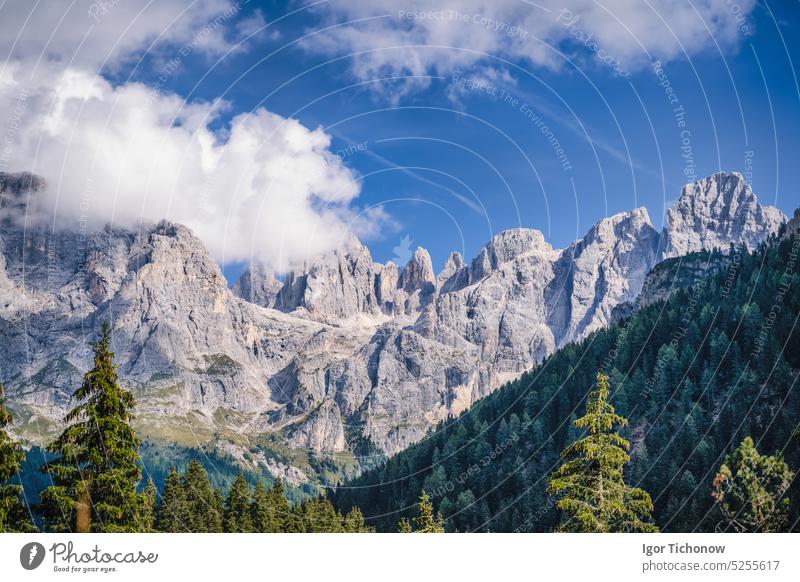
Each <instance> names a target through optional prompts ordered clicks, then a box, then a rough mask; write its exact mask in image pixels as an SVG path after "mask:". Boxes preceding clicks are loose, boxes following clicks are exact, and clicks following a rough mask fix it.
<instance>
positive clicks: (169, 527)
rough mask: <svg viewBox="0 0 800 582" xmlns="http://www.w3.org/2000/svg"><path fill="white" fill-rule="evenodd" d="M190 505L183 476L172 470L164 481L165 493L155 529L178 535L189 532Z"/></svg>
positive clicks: (159, 507)
mask: <svg viewBox="0 0 800 582" xmlns="http://www.w3.org/2000/svg"><path fill="white" fill-rule="evenodd" d="M189 520H190V518H189V504H188V501H187V499H186V491H185V490H184V488H183V483H182V482H181V476H180V475H179V474H178V471H177V470H176V469H175V467H172V469H170V472H169V473H168V474H167V478H166V480H165V481H164V492H163V493H162V494H161V503H159V505H158V511H157V513H156V524H155V527H156V529H157V530H158V531H161V532H169V533H178V532H185V531H187V524H188V523H189Z"/></svg>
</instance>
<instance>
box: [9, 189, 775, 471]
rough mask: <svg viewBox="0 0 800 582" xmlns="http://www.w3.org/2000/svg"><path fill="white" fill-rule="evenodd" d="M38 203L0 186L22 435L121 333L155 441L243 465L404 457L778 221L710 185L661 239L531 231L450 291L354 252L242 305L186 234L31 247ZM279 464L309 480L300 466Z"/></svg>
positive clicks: (615, 229) (262, 280) (689, 200)
mask: <svg viewBox="0 0 800 582" xmlns="http://www.w3.org/2000/svg"><path fill="white" fill-rule="evenodd" d="M42 187H45V185H44V183H43V181H42V180H41V179H39V178H37V177H35V176H31V175H29V174H28V175H8V174H0V202H2V204H1V205H0V224H1V225H2V236H0V327H1V328H2V334H1V335H0V344H2V350H0V374H1V375H2V377H0V380H1V381H2V382H3V383H4V384H5V386H6V389H7V395H8V401H9V405H10V406H11V407H12V409H13V410H14V412H15V418H16V419H17V421H18V424H17V425H16V426H15V430H16V432H17V433H18V434H20V435H22V436H24V437H25V438H27V439H29V440H31V441H40V442H41V441H46V440H48V439H49V438H50V437H51V433H52V432H53V431H55V430H57V429H58V428H59V427H58V425H57V424H54V422H57V421H59V419H61V418H62V417H63V414H64V411H65V410H66V409H67V408H68V407H69V406H70V395H71V393H72V392H73V391H74V389H75V388H76V387H77V386H78V385H79V382H80V379H81V376H82V374H83V372H84V371H85V370H86V369H88V368H89V366H90V365H91V353H90V350H89V346H88V344H89V341H90V340H92V339H94V333H95V331H96V330H97V329H98V328H99V326H100V323H101V322H102V321H104V320H109V321H110V322H111V323H112V328H113V343H114V346H113V347H114V351H115V353H116V357H117V362H118V363H119V366H120V367H119V371H120V375H121V378H122V381H123V382H124V383H125V384H126V385H127V386H128V387H130V388H131V389H133V390H134V393H135V395H136V398H137V419H138V420H137V422H138V423H139V428H140V429H141V430H142V431H143V433H144V434H146V435H148V437H149V438H161V439H165V440H169V439H171V438H176V437H174V435H175V434H176V432H175V431H176V430H178V429H177V428H176V427H182V428H181V430H183V431H189V430H190V431H191V432H189V433H188V434H189V435H190V437H191V438H192V439H195V440H196V441H197V442H198V444H200V443H202V442H203V441H214V440H215V439H217V441H216V442H217V443H218V444H219V443H223V444H221V445H220V446H222V447H229V448H230V446H231V445H230V442H233V441H234V440H235V441H236V442H242V441H243V440H244V441H245V442H250V441H249V440H248V439H251V440H253V441H255V440H257V439H260V438H262V437H264V436H265V435H266V436H268V437H269V438H270V439H273V440H276V442H279V443H280V446H281V447H282V448H281V450H284V451H285V450H286V449H289V450H294V451H303V452H307V453H313V454H315V455H320V454H328V453H337V454H338V455H339V456H340V458H341V455H342V454H346V453H347V452H350V453H354V454H359V455H361V454H364V451H368V453H367V454H372V453H374V452H379V453H388V454H391V453H395V452H397V451H399V450H402V449H403V448H405V447H407V446H409V445H410V444H412V443H413V442H415V441H417V440H419V439H420V438H422V437H423V436H424V435H425V434H426V433H427V431H429V430H430V429H431V427H433V426H435V425H436V423H438V422H440V421H443V420H445V419H447V418H448V416H450V415H457V414H459V413H460V412H462V411H463V410H465V409H467V408H468V407H469V406H471V405H472V404H473V403H474V402H475V401H476V400H477V399H479V398H481V397H483V396H485V395H487V394H489V393H490V392H491V391H492V390H494V389H496V388H497V387H498V386H500V385H501V384H502V383H503V382H505V381H507V380H510V379H512V378H515V377H517V376H518V375H519V374H520V373H521V372H523V371H525V370H528V369H530V368H531V367H533V366H534V365H536V364H537V363H538V362H540V361H541V360H542V359H543V358H544V357H546V356H547V355H549V354H551V353H552V352H553V351H554V350H555V349H557V348H558V347H560V346H563V345H565V344H566V343H569V342H572V341H575V340H579V339H581V338H583V337H585V336H586V335H587V334H589V333H591V332H592V331H594V330H596V329H598V328H600V327H602V326H605V325H608V324H609V322H611V321H612V313H613V312H614V309H615V308H616V307H618V306H620V305H632V304H633V302H634V301H635V300H636V298H637V296H638V295H639V294H640V292H641V290H642V287H643V285H644V284H645V281H646V280H647V276H648V273H650V272H651V270H652V269H653V267H654V266H655V265H656V264H657V263H659V261H661V260H662V259H663V258H664V257H665V256H666V257H670V256H676V255H682V254H685V253H687V252H689V251H691V250H698V249H700V248H708V247H718V246H722V247H726V246H727V245H728V243H729V242H734V243H737V242H739V241H743V242H745V243H746V244H748V245H752V244H755V243H757V242H758V241H760V240H763V238H764V237H766V236H767V235H768V234H769V233H771V232H774V231H775V230H777V229H778V228H779V226H780V224H781V223H782V221H783V216H782V215H781V214H780V213H779V212H778V211H777V210H775V209H771V208H770V207H762V206H759V205H758V203H757V201H756V200H755V196H754V195H753V194H752V191H751V190H750V188H749V186H747V185H746V184H744V182H743V180H741V176H738V175H715V176H712V177H710V178H708V179H706V180H702V181H700V182H698V183H696V184H694V185H690V186H687V187H686V188H684V191H683V193H682V195H681V199H680V200H679V201H678V203H677V204H676V206H675V208H673V209H672V210H670V211H669V213H668V220H667V226H666V227H665V229H664V231H662V232H661V233H659V232H658V231H656V230H655V229H654V228H653V226H652V224H651V222H650V219H649V217H648V215H647V212H646V211H645V210H644V209H643V208H640V209H636V210H633V211H630V212H623V213H619V214H616V215H614V216H611V217H608V218H604V219H602V220H600V221H599V222H598V223H597V224H595V225H594V226H593V227H592V228H591V229H590V230H589V232H588V233H587V234H586V236H584V237H583V238H582V239H581V240H578V241H576V242H574V243H573V244H571V245H569V246H568V247H567V248H566V249H561V250H559V249H554V248H553V247H552V246H551V245H550V244H548V243H547V241H545V239H544V236H543V235H542V233H541V232H539V231H536V230H532V229H524V228H517V229H512V230H508V231H504V232H501V233H498V234H497V235H495V236H494V237H493V238H492V240H491V241H489V242H488V243H487V244H486V245H485V246H484V247H483V248H482V249H481V250H480V251H479V252H478V254H477V256H476V257H475V258H474V259H473V260H472V261H470V262H466V261H465V260H464V258H463V257H462V256H461V255H460V254H459V253H453V254H452V255H451V256H450V257H449V258H448V260H447V262H446V264H445V266H444V268H443V270H442V271H441V272H440V273H439V274H438V275H436V274H435V273H434V270H433V266H432V264H431V258H430V255H429V254H428V252H427V251H426V250H424V249H422V248H418V249H416V251H415V252H414V255H413V256H412V258H411V260H410V261H409V263H408V264H407V265H405V266H404V267H403V269H402V270H400V269H399V268H398V267H397V265H395V264H394V263H392V262H388V263H386V264H380V263H377V262H374V261H373V259H372V257H371V256H370V253H369V250H368V249H367V248H366V247H365V246H364V245H362V244H361V243H360V242H359V241H357V240H354V239H353V240H349V241H346V244H343V245H342V247H341V248H339V249H336V250H333V251H331V252H329V253H327V254H325V255H323V256H320V257H317V258H316V259H314V260H312V261H309V262H308V264H304V265H299V266H297V267H295V268H293V269H292V270H291V271H289V272H288V273H282V274H279V275H278V274H276V273H273V272H271V271H270V270H269V269H267V268H265V267H263V266H260V265H257V264H254V265H252V266H251V267H250V268H249V269H248V270H247V271H246V272H245V273H244V274H243V275H242V277H241V278H240V279H239V280H238V281H237V282H236V283H234V285H233V287H232V289H229V288H228V286H227V283H226V281H225V279H224V278H223V276H222V274H221V272H220V269H219V266H218V265H217V264H216V263H215V262H214V261H213V260H212V259H211V257H210V256H209V255H208V253H207V252H206V249H205V248H204V246H203V244H202V243H201V242H200V240H198V239H197V238H196V237H195V236H194V235H193V234H192V233H191V231H190V230H189V229H188V228H186V227H184V226H181V225H178V224H172V223H168V222H162V223H160V224H154V225H148V226H143V227H142V228H140V229H138V230H136V231H135V232H134V231H126V230H122V229H115V228H106V229H105V230H102V231H100V232H93V233H89V234H85V235H82V234H79V233H74V232H53V231H52V230H51V229H48V228H37V227H32V226H29V227H27V228H23V227H22V226H20V222H19V220H18V218H19V213H18V212H17V210H19V209H24V208H25V199H26V197H28V196H35V195H36V192H37V190H38V189H40V188H42ZM660 249H665V250H664V251H663V252H662V251H661V250H660ZM186 427H189V428H186ZM48 431H50V432H48ZM181 434H184V433H181ZM219 435H225V437H224V439H223V437H222V436H219ZM234 437H235V438H234ZM225 439H227V440H225ZM224 443H228V444H224ZM237 446H238V445H237ZM236 450H237V451H239V450H240V449H239V448H237V449H236ZM237 454H238V453H237ZM256 456H257V455H256ZM243 458H244V457H243ZM265 458H266V457H265ZM268 460H269V462H270V463H272V465H271V466H274V468H276V467H280V471H281V472H282V473H286V474H288V473H287V472H292V474H293V475H294V478H296V477H297V475H296V469H295V468H294V467H291V466H290V456H285V457H283V460H282V461H277V460H274V459H273V458H272V457H269V458H268ZM275 470H276V471H277V470H278V469H277V468H276V469H275Z"/></svg>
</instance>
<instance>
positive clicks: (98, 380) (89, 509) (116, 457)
mask: <svg viewBox="0 0 800 582" xmlns="http://www.w3.org/2000/svg"><path fill="white" fill-rule="evenodd" d="M74 398H75V399H76V400H77V401H78V404H77V405H76V406H75V408H73V409H72V410H71V411H70V412H69V413H67V415H66V417H65V422H66V423H67V427H66V428H65V429H64V431H63V432H62V433H61V435H60V436H59V437H58V438H57V439H56V440H55V442H53V443H52V444H50V445H49V446H48V447H47V449H48V450H49V451H50V452H51V453H54V454H55V455H56V456H55V458H53V459H52V460H51V461H49V462H48V463H46V464H45V465H44V466H43V467H42V471H44V472H45V473H48V474H49V475H50V478H51V479H52V483H53V484H52V485H51V486H50V487H48V488H47V489H45V490H44V491H43V492H42V495H41V499H42V503H41V511H42V516H43V518H44V521H45V524H46V525H47V528H48V529H50V530H51V531H84V530H86V531H92V532H134V531H139V530H140V529H141V527H142V514H143V512H144V511H145V499H144V496H143V495H141V494H140V493H138V492H137V490H136V487H137V484H138V483H139V481H140V480H141V478H142V471H141V469H140V468H139V465H138V463H139V460H140V459H139V452H138V450H139V443H140V441H139V439H138V438H137V437H136V434H135V433H134V430H133V428H132V427H131V419H132V416H131V409H132V408H133V406H134V400H133V395H132V394H131V393H130V392H128V391H127V390H125V389H124V388H122V387H121V386H120V385H119V384H118V383H117V370H116V365H115V364H114V354H113V353H112V352H111V327H110V325H109V324H108V322H105V323H104V324H103V327H102V330H101V332H100V338H99V339H98V341H97V342H96V343H95V344H94V367H93V368H92V369H91V370H90V371H89V372H87V373H86V374H85V375H84V377H83V384H82V385H81V386H80V387H79V388H78V389H77V390H76V391H75V394H74Z"/></svg>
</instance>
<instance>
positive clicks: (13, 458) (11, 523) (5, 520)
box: [0, 384, 35, 532]
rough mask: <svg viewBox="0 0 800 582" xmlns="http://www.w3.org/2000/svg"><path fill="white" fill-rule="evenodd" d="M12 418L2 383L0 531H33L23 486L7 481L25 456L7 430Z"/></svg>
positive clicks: (0, 392) (0, 406)
mask: <svg viewBox="0 0 800 582" xmlns="http://www.w3.org/2000/svg"><path fill="white" fill-rule="evenodd" d="M11 420H12V419H11V413H10V412H9V411H8V409H7V408H6V404H5V398H4V396H3V385H2V384H0V532H15V531H16V532H26V531H33V530H35V528H34V527H33V524H32V523H31V520H30V519H29V517H28V512H27V510H26V509H25V506H24V505H23V504H22V502H21V495H22V487H20V486H19V485H14V484H13V483H6V482H7V481H8V480H9V479H11V478H12V477H13V476H14V475H16V474H17V471H19V464H20V463H21V462H22V459H23V458H24V457H25V453H23V452H22V448H21V447H20V446H19V445H18V444H17V443H16V442H14V441H13V440H11V437H10V436H9V435H8V433H7V432H6V427H7V426H9V425H10V424H11ZM4 483H6V484H5V485H4Z"/></svg>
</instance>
